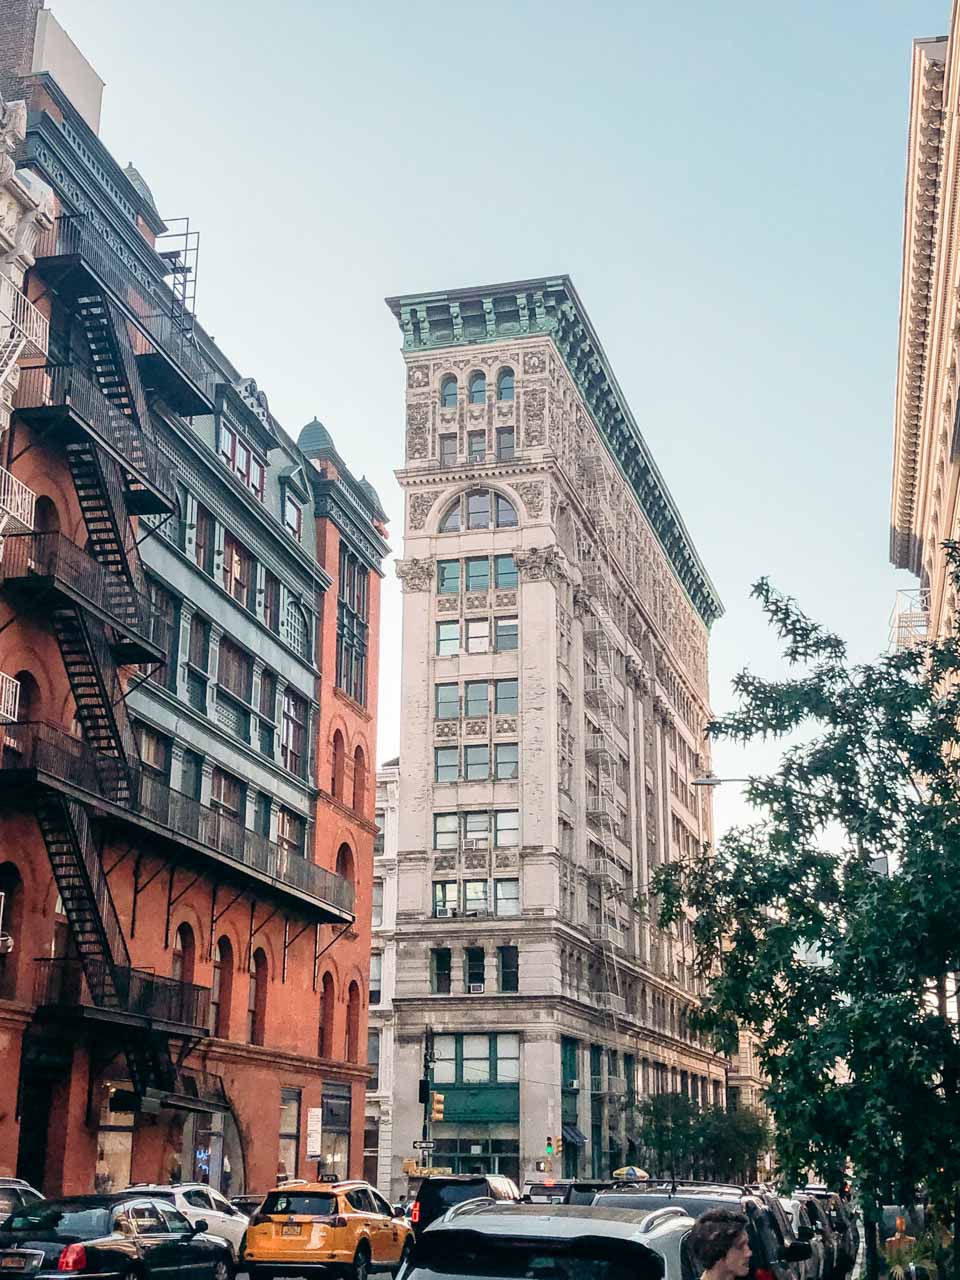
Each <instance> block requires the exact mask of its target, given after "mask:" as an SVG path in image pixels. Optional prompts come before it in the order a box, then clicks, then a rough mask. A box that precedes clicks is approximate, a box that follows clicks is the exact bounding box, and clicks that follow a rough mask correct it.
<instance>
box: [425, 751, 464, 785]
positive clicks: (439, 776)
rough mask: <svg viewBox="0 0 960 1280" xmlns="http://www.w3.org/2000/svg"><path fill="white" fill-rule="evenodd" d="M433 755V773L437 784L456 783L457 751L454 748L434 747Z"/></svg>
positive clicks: (458, 762)
mask: <svg viewBox="0 0 960 1280" xmlns="http://www.w3.org/2000/svg"><path fill="white" fill-rule="evenodd" d="M468 750H469V748H468ZM433 755H434V766H435V768H434V773H435V776H436V780H437V782H456V781H457V778H458V776H459V774H460V759H459V751H458V749H457V748H456V747H436V748H435V749H434V753H433Z"/></svg>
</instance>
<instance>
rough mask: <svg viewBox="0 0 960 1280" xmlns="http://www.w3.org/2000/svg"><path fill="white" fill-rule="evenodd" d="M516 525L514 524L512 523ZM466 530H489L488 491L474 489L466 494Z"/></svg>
mask: <svg viewBox="0 0 960 1280" xmlns="http://www.w3.org/2000/svg"><path fill="white" fill-rule="evenodd" d="M514 523H516V522H514ZM467 528H468V529H489V528H490V490H489V489H475V490H474V491H473V493H468V494H467Z"/></svg>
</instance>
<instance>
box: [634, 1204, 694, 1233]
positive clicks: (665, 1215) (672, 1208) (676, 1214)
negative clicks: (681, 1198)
mask: <svg viewBox="0 0 960 1280" xmlns="http://www.w3.org/2000/svg"><path fill="white" fill-rule="evenodd" d="M689 1216H690V1215H689V1214H688V1213H687V1211H686V1209H681V1208H680V1206H679V1205H678V1204H665V1205H664V1206H663V1208H662V1209H654V1210H653V1212H652V1213H648V1214H646V1215H645V1217H644V1218H643V1220H642V1221H641V1223H640V1226H639V1228H638V1230H640V1231H641V1232H647V1231H652V1230H653V1229H654V1227H659V1226H660V1224H661V1223H662V1222H669V1221H670V1219H671V1218H689Z"/></svg>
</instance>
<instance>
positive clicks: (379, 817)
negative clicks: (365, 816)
mask: <svg viewBox="0 0 960 1280" xmlns="http://www.w3.org/2000/svg"><path fill="white" fill-rule="evenodd" d="M373 820H374V822H375V823H376V824H377V834H376V835H375V836H374V837H373V852H374V853H383V827H384V823H385V822H386V814H385V813H384V812H383V810H382V809H378V810H377V812H376V813H375V814H374V819H373Z"/></svg>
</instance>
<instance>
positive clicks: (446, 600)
mask: <svg viewBox="0 0 960 1280" xmlns="http://www.w3.org/2000/svg"><path fill="white" fill-rule="evenodd" d="M459 612H460V597H459V596H440V597H439V598H438V599H437V613H459Z"/></svg>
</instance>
